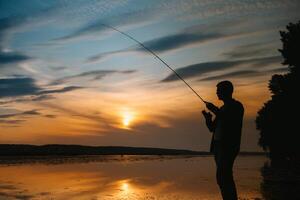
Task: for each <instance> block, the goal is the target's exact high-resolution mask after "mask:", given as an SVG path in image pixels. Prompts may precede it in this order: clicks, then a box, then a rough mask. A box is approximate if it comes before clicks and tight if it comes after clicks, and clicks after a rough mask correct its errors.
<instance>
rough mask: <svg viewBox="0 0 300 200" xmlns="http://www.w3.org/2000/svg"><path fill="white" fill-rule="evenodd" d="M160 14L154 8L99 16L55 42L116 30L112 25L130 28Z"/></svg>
mask: <svg viewBox="0 0 300 200" xmlns="http://www.w3.org/2000/svg"><path fill="white" fill-rule="evenodd" d="M155 18H158V16H157V15H156V16H155V15H153V12H152V10H143V9H141V10H137V11H131V12H125V13H121V14H118V15H113V16H109V17H105V18H99V19H98V20H95V21H93V22H90V23H88V24H86V25H85V26H83V27H81V28H79V29H78V30H76V31H74V32H73V33H71V34H69V35H66V36H63V37H59V38H56V39H54V40H53V41H54V42H55V41H56V42H65V41H70V40H73V39H77V38H79V37H82V36H86V35H91V34H95V33H97V34H100V33H106V32H110V31H113V32H115V31H114V30H113V29H112V28H111V27H110V26H113V27H117V28H120V27H123V28H129V27H134V26H138V25H141V24H142V23H143V24H145V23H150V21H153V20H154V19H155Z"/></svg>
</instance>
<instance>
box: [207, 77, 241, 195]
mask: <svg viewBox="0 0 300 200" xmlns="http://www.w3.org/2000/svg"><path fill="white" fill-rule="evenodd" d="M232 93H233V85H232V83H231V82H230V81H222V82H220V83H218V84H217V96H218V98H219V100H221V101H223V102H224V105H223V106H222V107H220V108H218V107H217V106H215V105H214V104H212V103H209V102H206V107H207V109H209V110H210V111H211V112H212V113H213V114H214V115H215V118H214V119H212V114H211V113H210V112H206V111H205V110H203V111H202V113H203V116H204V117H205V121H206V125H207V127H208V129H209V131H210V132H213V136H212V141H211V147H210V151H211V152H212V153H213V154H214V158H215V162H216V166H217V183H218V185H219V187H220V190H221V193H222V197H223V200H237V192H236V188H235V183H234V179H233V175H232V167H233V163H234V160H235V158H236V156H237V154H238V153H239V150H240V143H241V130H242V123H243V116H244V108H243V105H242V104H241V103H240V102H239V101H236V100H235V99H233V98H232Z"/></svg>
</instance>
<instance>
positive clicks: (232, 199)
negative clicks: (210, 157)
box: [216, 152, 237, 200]
mask: <svg viewBox="0 0 300 200" xmlns="http://www.w3.org/2000/svg"><path fill="white" fill-rule="evenodd" d="M235 157H236V154H224V153H221V152H220V153H219V154H218V156H217V157H216V163H217V182H218V185H219V187H220V189H221V193H222V197H223V200H237V192H236V187H235V183H234V179H233V174H232V167H233V163H234V160H235Z"/></svg>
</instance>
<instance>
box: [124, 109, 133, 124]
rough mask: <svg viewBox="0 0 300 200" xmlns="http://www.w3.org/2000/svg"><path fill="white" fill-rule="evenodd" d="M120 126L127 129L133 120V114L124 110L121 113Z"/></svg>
mask: <svg viewBox="0 0 300 200" xmlns="http://www.w3.org/2000/svg"><path fill="white" fill-rule="evenodd" d="M121 116H122V125H123V127H124V128H129V127H130V125H131V124H132V121H133V120H134V113H133V112H132V111H131V110H129V109H124V110H123V111H122V114H121Z"/></svg>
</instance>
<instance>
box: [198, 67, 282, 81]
mask: <svg viewBox="0 0 300 200" xmlns="http://www.w3.org/2000/svg"><path fill="white" fill-rule="evenodd" d="M287 71H288V68H287V67H284V68H283V67H282V68H277V69H270V70H265V71H257V70H241V71H235V72H230V73H225V74H221V75H218V76H209V77H206V78H203V79H200V80H199V81H214V80H221V79H230V78H245V77H254V76H255V77H257V76H265V75H269V74H273V73H282V72H287Z"/></svg>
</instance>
